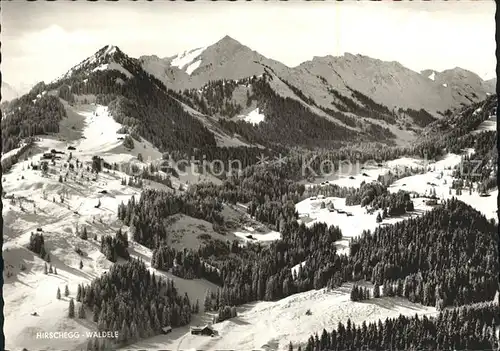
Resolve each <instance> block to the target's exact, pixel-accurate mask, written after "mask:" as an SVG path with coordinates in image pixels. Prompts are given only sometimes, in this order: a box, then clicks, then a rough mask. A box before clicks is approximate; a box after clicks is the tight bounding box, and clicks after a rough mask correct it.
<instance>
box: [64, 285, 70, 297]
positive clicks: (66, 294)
mask: <svg viewBox="0 0 500 351" xmlns="http://www.w3.org/2000/svg"><path fill="white" fill-rule="evenodd" d="M64 296H66V297H68V296H69V289H68V286H67V285H66V287H65V288H64Z"/></svg>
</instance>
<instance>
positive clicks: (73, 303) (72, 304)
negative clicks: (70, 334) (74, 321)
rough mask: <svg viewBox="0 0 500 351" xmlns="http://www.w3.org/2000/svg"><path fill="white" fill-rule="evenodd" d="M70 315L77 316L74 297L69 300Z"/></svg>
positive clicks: (71, 316)
mask: <svg viewBox="0 0 500 351" xmlns="http://www.w3.org/2000/svg"><path fill="white" fill-rule="evenodd" d="M68 317H69V318H75V302H74V301H73V298H71V300H69V308H68Z"/></svg>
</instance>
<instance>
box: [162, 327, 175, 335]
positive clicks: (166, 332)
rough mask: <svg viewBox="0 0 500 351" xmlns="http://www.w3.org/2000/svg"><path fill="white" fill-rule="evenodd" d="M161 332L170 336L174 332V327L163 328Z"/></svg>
mask: <svg viewBox="0 0 500 351" xmlns="http://www.w3.org/2000/svg"><path fill="white" fill-rule="evenodd" d="M161 331H162V333H163V334H168V333H170V332H171V331H172V327H171V326H166V327H163V328H161Z"/></svg>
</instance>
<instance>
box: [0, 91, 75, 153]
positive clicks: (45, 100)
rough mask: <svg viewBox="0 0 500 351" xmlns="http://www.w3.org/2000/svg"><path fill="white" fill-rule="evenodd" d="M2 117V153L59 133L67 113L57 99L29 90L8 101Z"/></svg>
mask: <svg viewBox="0 0 500 351" xmlns="http://www.w3.org/2000/svg"><path fill="white" fill-rule="evenodd" d="M2 114H3V116H5V117H3V118H2V152H4V153H5V152H7V151H10V150H12V149H15V148H16V147H18V145H19V143H20V142H21V141H22V140H23V139H25V138H28V137H32V136H35V135H43V134H48V133H56V132H58V131H59V122H60V121H61V120H62V119H63V118H65V117H66V110H65V109H64V105H63V104H62V103H61V102H60V101H59V99H58V98H57V97H55V96H51V95H47V94H43V95H42V94H38V93H37V91H36V90H35V91H33V90H32V91H31V92H30V93H28V94H26V95H23V96H22V97H20V98H18V99H15V100H13V101H11V102H9V103H8V104H7V107H6V109H5V110H4V111H2Z"/></svg>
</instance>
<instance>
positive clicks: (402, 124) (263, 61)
mask: <svg viewBox="0 0 500 351" xmlns="http://www.w3.org/2000/svg"><path fill="white" fill-rule="evenodd" d="M140 60H141V63H142V65H143V67H144V69H145V70H146V71H147V72H149V73H150V74H152V75H154V76H155V77H156V78H158V79H159V80H160V81H162V82H163V83H164V84H165V85H166V86H167V87H168V88H170V89H172V90H175V91H184V90H190V91H191V90H194V91H198V92H199V93H200V96H203V95H204V92H205V90H206V89H207V86H208V85H209V83H211V82H214V81H219V82H222V81H228V82H229V84H232V85H235V84H236V85H238V86H241V83H240V84H239V81H240V80H242V79H245V78H249V77H253V76H256V77H259V76H260V75H262V74H264V72H266V71H267V72H268V73H269V72H272V74H273V75H275V76H276V77H277V78H278V79H277V80H278V81H281V82H283V84H281V86H273V89H274V91H275V93H276V94H277V95H279V96H282V97H285V98H286V97H290V98H293V99H295V100H297V101H299V102H301V103H302V104H304V105H305V106H307V108H308V109H310V110H311V111H312V112H313V113H315V114H316V115H318V116H321V117H326V118H333V119H335V118H337V116H334V115H335V114H336V115H338V113H339V112H347V113H349V114H352V115H351V117H352V116H354V117H356V120H357V121H358V122H364V118H363V117H366V118H370V119H375V120H380V119H381V120H383V121H384V124H383V127H386V128H391V127H395V128H394V129H395V130H401V129H404V130H410V131H411V128H415V127H416V128H417V129H418V128H419V127H423V126H425V125H426V124H428V123H429V122H432V120H433V119H436V118H440V117H441V116H442V114H443V113H444V112H445V111H446V110H449V109H456V108H460V107H461V106H463V105H464V104H469V103H470V102H476V101H479V100H482V99H484V98H485V97H486V93H493V92H494V88H493V87H492V85H491V83H487V82H484V81H483V80H482V79H481V78H479V77H478V76H477V75H475V74H474V73H472V72H468V71H464V70H462V69H459V68H456V69H453V70H447V71H444V72H441V73H439V74H437V75H436V72H434V75H436V77H438V78H436V79H435V80H434V79H430V78H429V77H430V75H431V72H430V71H425V73H422V74H421V73H418V72H414V71H412V70H410V69H407V68H405V67H403V66H402V65H401V64H399V63H397V62H384V61H381V60H377V59H373V58H370V57H366V56H362V55H352V54H348V53H347V54H345V55H344V56H341V57H332V56H326V57H315V58H314V59H313V60H311V61H308V62H304V63H302V64H300V65H299V66H297V67H293V68H290V67H287V66H285V65H283V64H282V63H280V62H277V61H274V60H271V59H268V58H266V57H264V56H262V55H260V54H259V53H257V52H255V51H253V50H251V49H250V48H248V47H246V46H245V45H243V44H241V43H239V42H237V41H236V40H234V39H232V38H230V37H228V36H226V37H224V38H223V39H221V40H220V41H218V42H217V43H215V44H213V45H210V46H207V47H203V48H198V49H194V50H190V51H187V52H184V53H182V54H179V55H176V56H174V57H170V58H164V59H160V58H158V57H155V56H144V57H141V59H140ZM434 75H433V77H434ZM366 81H369V82H371V84H370V85H366V84H364V83H365V82H366ZM361 82H363V84H362V83H361ZM238 90H240V92H238V94H237V95H235V96H231V97H227V101H225V103H228V104H229V105H231V106H235V107H236V110H237V111H238V112H241V110H247V112H250V111H251V110H248V109H247V108H248V107H250V106H246V105H245V104H246V101H242V98H241V94H244V93H245V91H244V89H243V91H242V89H238ZM250 93H251V92H250ZM205 98H206V97H205ZM420 110H424V111H425V112H426V114H427V115H429V116H428V118H427V120H426V121H423V122H422V121H419V120H415V119H418V118H419V117H418V116H415V115H416V111H420ZM413 111H414V112H413ZM226 112H227V113H226V114H224V113H223V114H222V115H224V116H225V117H233V116H234V109H232V110H230V111H226ZM346 118H348V117H343V118H342V119H344V121H342V119H341V120H340V122H341V123H342V122H344V123H345V119H346ZM337 122H339V120H338V118H337ZM422 123H423V125H422ZM350 125H351V126H352V123H351V124H350Z"/></svg>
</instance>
